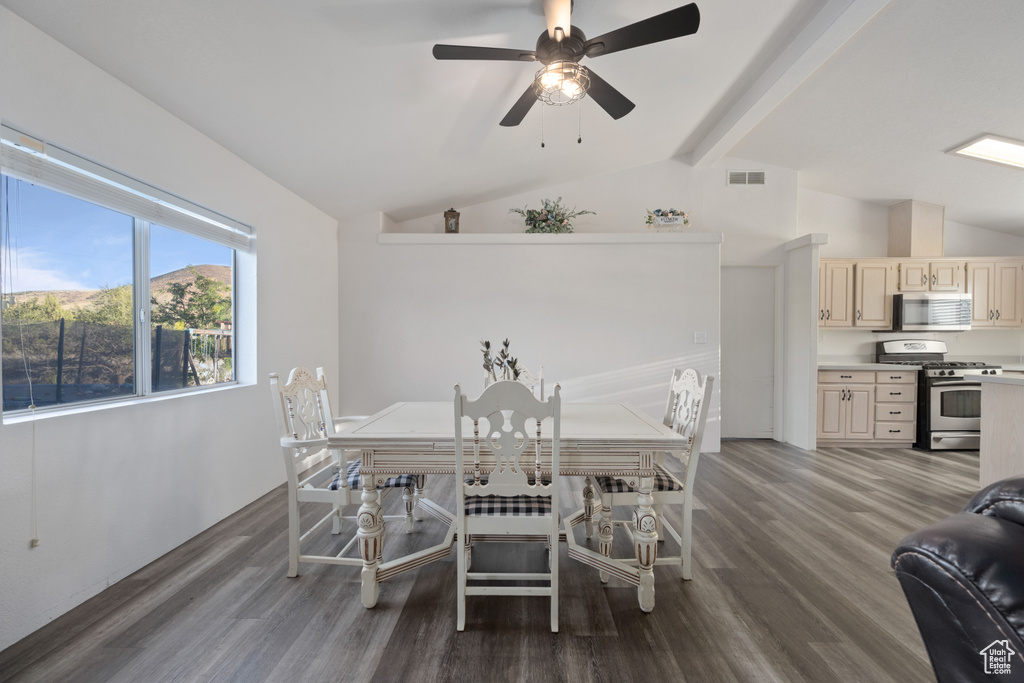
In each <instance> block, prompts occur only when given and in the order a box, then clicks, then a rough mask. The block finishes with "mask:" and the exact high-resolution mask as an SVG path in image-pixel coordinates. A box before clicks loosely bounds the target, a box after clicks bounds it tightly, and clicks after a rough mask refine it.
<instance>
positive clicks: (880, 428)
mask: <svg viewBox="0 0 1024 683" xmlns="http://www.w3.org/2000/svg"><path fill="white" fill-rule="evenodd" d="M916 400H917V372H916V371H913V370H911V371H907V370H892V371H889V370H886V371H867V370H852V371H850V370H819V371H818V419H817V434H818V441H819V442H820V443H821V444H822V445H828V444H829V443H830V442H852V441H859V442H866V441H869V442H872V443H876V444H877V445H885V446H893V447H905V446H908V445H909V444H911V443H912V442H913V441H914V438H915V435H916V424H917V423H916V418H917V411H916Z"/></svg>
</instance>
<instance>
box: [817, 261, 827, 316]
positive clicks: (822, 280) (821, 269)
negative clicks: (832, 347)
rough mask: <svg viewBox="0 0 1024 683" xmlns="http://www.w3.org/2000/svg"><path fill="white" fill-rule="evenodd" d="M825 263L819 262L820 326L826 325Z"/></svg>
mask: <svg viewBox="0 0 1024 683" xmlns="http://www.w3.org/2000/svg"><path fill="white" fill-rule="evenodd" d="M825 270H826V268H825V264H824V263H819V264H818V327H823V326H824V325H825Z"/></svg>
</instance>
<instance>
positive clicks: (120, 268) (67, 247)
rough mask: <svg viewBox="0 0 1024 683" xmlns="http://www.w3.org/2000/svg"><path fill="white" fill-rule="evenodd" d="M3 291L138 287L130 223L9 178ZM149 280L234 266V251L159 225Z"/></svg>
mask: <svg viewBox="0 0 1024 683" xmlns="http://www.w3.org/2000/svg"><path fill="white" fill-rule="evenodd" d="M4 183H5V187H4V190H5V200H6V202H5V204H3V205H0V208H3V211H2V214H0V232H2V236H3V240H2V245H0V273H2V282H0V289H2V291H4V292H23V291H34V290H53V289H99V288H100V287H117V286H119V285H126V284H130V283H131V281H132V241H133V230H132V219H131V217H129V216H126V215H124V214H121V213H118V212H116V211H111V210H110V209H106V208H103V207H100V206H97V205H95V204H90V203H88V202H85V201H82V200H80V199H75V198H73V197H69V196H67V195H63V194H60V193H58V192H53V191H51V190H47V189H45V188H41V187H38V186H34V185H30V184H29V183H26V182H22V181H17V180H13V179H9V178H4ZM150 254H151V260H150V275H151V276H152V277H156V276H158V275H163V274H164V273H168V272H171V271H174V270H178V269H179V268H184V267H185V266H187V265H202V264H217V265H231V250H230V249H228V248H227V247H222V246H220V245H217V244H213V243H210V242H207V241H205V240H201V239H199V238H197V237H193V236H191V235H188V234H185V233H181V232H178V231H176V230H171V229H169V228H163V227H160V226H153V228H152V229H151V231H150Z"/></svg>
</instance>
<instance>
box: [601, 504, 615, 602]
mask: <svg viewBox="0 0 1024 683" xmlns="http://www.w3.org/2000/svg"><path fill="white" fill-rule="evenodd" d="M613 529H614V527H613V526H612V496H611V494H610V493H609V494H607V495H606V498H602V499H601V521H600V523H599V524H598V528H597V539H598V550H600V551H601V554H602V555H604V556H605V557H611V554H612V541H613V540H614V538H613V533H612V530H613ZM598 575H599V576H600V577H601V583H608V572H599V574H598Z"/></svg>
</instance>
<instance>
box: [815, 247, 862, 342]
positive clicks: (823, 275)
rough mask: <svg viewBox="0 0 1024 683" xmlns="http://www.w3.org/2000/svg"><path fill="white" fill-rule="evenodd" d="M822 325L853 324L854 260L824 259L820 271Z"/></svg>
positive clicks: (819, 296)
mask: <svg viewBox="0 0 1024 683" xmlns="http://www.w3.org/2000/svg"><path fill="white" fill-rule="evenodd" d="M818 283H819V292H818V300H819V304H820V310H819V315H818V324H819V325H820V326H822V327H852V326H853V317H854V316H853V261H823V262H822V263H821V264H820V266H819V272H818Z"/></svg>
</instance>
